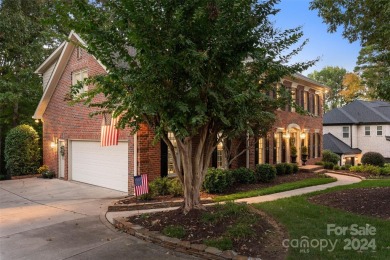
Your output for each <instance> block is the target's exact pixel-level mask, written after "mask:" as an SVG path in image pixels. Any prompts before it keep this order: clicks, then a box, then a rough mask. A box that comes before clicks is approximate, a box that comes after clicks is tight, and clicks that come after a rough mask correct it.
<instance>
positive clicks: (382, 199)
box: [309, 187, 390, 220]
mask: <svg viewBox="0 0 390 260" xmlns="http://www.w3.org/2000/svg"><path fill="white" fill-rule="evenodd" d="M309 201H310V202H313V203H316V204H320V205H324V206H329V207H334V208H338V209H342V210H346V211H348V212H352V213H356V214H359V215H365V216H370V217H377V218H382V219H385V220H390V187H375V188H357V189H348V190H342V191H336V192H331V193H324V194H320V195H317V196H313V197H311V198H309Z"/></svg>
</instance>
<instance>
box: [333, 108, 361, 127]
mask: <svg viewBox="0 0 390 260" xmlns="http://www.w3.org/2000/svg"><path fill="white" fill-rule="evenodd" d="M344 107H345V106H344ZM344 107H340V108H336V109H338V110H340V111H341V113H343V114H344V115H345V116H346V117H348V118H349V119H351V120H352V122H354V123H359V121H358V120H357V119H356V118H354V117H353V116H352V115H350V114H349V113H348V112H347V111H345V110H344V109H343V108H344Z"/></svg>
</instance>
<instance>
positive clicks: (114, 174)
mask: <svg viewBox="0 0 390 260" xmlns="http://www.w3.org/2000/svg"><path fill="white" fill-rule="evenodd" d="M71 164H72V180H75V181H80V182H85V183H89V184H93V185H97V186H101V187H106V188H109V189H115V190H120V191H124V192H127V191H128V174H127V171H128V143H127V142H119V144H118V145H117V146H105V147H101V146H100V142H87V141H72V163H71Z"/></svg>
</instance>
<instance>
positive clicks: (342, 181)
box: [106, 173, 361, 224]
mask: <svg viewBox="0 0 390 260" xmlns="http://www.w3.org/2000/svg"><path fill="white" fill-rule="evenodd" d="M326 175H329V176H331V177H333V178H336V179H337V181H335V182H331V183H328V184H322V185H317V186H311V187H305V188H301V189H296V190H290V191H284V192H279V193H275V194H270V195H264V196H258V197H251V198H244V199H239V200H236V202H247V203H249V204H253V203H261V202H266V201H273V200H278V199H282V198H288V197H293V196H298V195H303V194H307V193H310V192H314V191H320V190H325V189H328V188H331V187H336V186H342V185H349V184H353V183H357V182H360V181H361V179H359V178H356V177H351V176H345V175H340V174H333V173H326ZM177 208H178V207H171V208H163V209H148V210H134V211H121V212H107V214H106V218H107V220H108V221H109V222H110V223H111V224H113V223H114V218H118V217H128V216H133V215H139V214H142V213H153V212H159V211H169V210H174V209H177Z"/></svg>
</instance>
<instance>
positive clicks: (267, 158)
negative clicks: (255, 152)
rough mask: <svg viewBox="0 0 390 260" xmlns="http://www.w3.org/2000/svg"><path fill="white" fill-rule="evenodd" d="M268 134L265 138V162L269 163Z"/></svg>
mask: <svg viewBox="0 0 390 260" xmlns="http://www.w3.org/2000/svg"><path fill="white" fill-rule="evenodd" d="M269 139H270V137H269V135H267V137H266V138H265V163H269Z"/></svg>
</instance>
